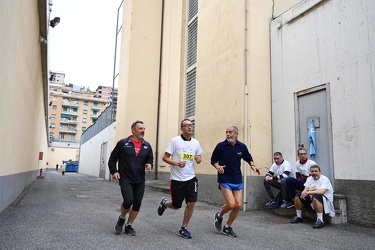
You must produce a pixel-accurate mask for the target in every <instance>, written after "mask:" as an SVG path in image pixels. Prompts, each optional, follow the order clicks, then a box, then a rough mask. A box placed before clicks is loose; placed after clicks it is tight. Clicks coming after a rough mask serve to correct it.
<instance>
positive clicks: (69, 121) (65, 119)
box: [60, 118, 78, 124]
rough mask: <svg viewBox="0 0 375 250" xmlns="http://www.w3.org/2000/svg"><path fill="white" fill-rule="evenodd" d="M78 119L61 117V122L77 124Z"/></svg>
mask: <svg viewBox="0 0 375 250" xmlns="http://www.w3.org/2000/svg"><path fill="white" fill-rule="evenodd" d="M77 123H78V121H77V120H76V121H74V120H71V119H67V118H61V119H60V124H77Z"/></svg>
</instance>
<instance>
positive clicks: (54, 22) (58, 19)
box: [49, 17, 60, 28]
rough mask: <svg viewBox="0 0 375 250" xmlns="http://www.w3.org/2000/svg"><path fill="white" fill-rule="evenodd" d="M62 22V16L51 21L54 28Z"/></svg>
mask: <svg viewBox="0 0 375 250" xmlns="http://www.w3.org/2000/svg"><path fill="white" fill-rule="evenodd" d="M59 23H60V17H55V18H54V19H53V20H52V21H50V22H49V25H50V26H51V27H52V28H55V26H56V25H58V24H59Z"/></svg>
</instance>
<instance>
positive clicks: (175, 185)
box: [170, 177, 198, 208]
mask: <svg viewBox="0 0 375 250" xmlns="http://www.w3.org/2000/svg"><path fill="white" fill-rule="evenodd" d="M170 188H171V198H172V205H173V207H174V208H180V207H181V206H182V202H183V201H184V199H185V202H186V203H188V202H196V201H197V199H198V179H197V177H194V178H193V179H191V180H188V181H176V180H171V184H170Z"/></svg>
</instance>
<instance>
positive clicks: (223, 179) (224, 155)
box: [211, 126, 260, 237]
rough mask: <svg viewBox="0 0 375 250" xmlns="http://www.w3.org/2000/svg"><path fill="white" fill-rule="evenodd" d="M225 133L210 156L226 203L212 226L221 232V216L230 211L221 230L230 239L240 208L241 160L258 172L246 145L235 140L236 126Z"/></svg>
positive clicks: (230, 127)
mask: <svg viewBox="0 0 375 250" xmlns="http://www.w3.org/2000/svg"><path fill="white" fill-rule="evenodd" d="M225 133H226V140H225V141H223V142H219V143H218V144H217V145H216V147H215V149H214V151H213V152H212V156H211V164H212V165H213V166H214V167H215V168H216V170H217V172H218V174H217V181H218V183H219V189H220V190H221V192H222V194H223V196H224V199H225V202H226V203H225V205H224V206H223V207H222V209H221V211H220V212H217V213H216V214H215V216H214V224H215V227H216V230H218V231H221V230H222V225H221V224H222V221H223V216H224V214H226V213H227V212H229V211H231V213H230V214H229V218H228V221H227V224H226V225H225V226H224V228H223V233H224V234H226V235H228V236H231V237H237V235H236V233H235V232H233V229H232V223H233V222H234V220H235V219H236V217H237V215H238V212H239V211H240V209H241V206H242V189H243V184H242V173H241V159H243V160H244V161H246V162H247V163H249V164H250V167H251V169H252V170H253V171H256V172H257V173H258V175H259V174H260V171H259V169H258V168H257V167H255V165H254V161H253V158H252V156H251V154H250V153H249V150H248V149H247V147H246V145H245V144H243V143H242V142H240V141H238V140H237V137H238V128H237V127H236V126H229V127H227V129H226V131H225Z"/></svg>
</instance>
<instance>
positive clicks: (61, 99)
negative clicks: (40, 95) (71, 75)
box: [49, 71, 111, 146]
mask: <svg viewBox="0 0 375 250" xmlns="http://www.w3.org/2000/svg"><path fill="white" fill-rule="evenodd" d="M50 75H51V77H50V85H49V86H50V102H49V141H50V145H51V146H56V145H63V144H61V143H69V144H70V143H79V140H80V138H81V134H82V132H83V131H85V130H86V129H87V128H88V127H89V126H91V125H92V124H94V123H95V121H96V120H97V119H98V116H99V115H100V114H101V112H103V111H104V109H105V108H106V107H107V106H108V105H109V103H110V100H109V99H108V98H101V97H95V96H99V95H98V93H97V92H90V91H87V90H86V89H85V88H83V87H79V86H73V85H71V84H70V85H66V84H65V82H64V78H65V73H63V72H56V71H54V72H52V71H50ZM108 88H109V89H111V88H110V87H108ZM108 96H110V95H108ZM105 97H107V95H105Z"/></svg>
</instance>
